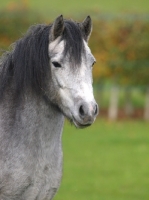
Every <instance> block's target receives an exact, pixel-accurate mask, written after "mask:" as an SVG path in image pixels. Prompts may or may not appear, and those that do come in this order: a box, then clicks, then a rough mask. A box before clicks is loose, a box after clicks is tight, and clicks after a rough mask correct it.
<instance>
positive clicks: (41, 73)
mask: <svg viewBox="0 0 149 200" xmlns="http://www.w3.org/2000/svg"><path fill="white" fill-rule="evenodd" d="M64 23H65V29H64V32H63V35H62V37H61V40H64V41H65V50H64V55H66V54H69V55H70V59H71V60H70V61H71V62H72V63H74V65H75V66H76V64H78V63H80V62H81V52H82V51H83V50H84V45H83V36H82V33H81V30H80V28H79V26H78V24H77V23H75V22H73V21H69V20H65V21H64ZM51 27H52V24H51V25H36V26H32V27H31V28H30V29H29V30H28V32H27V34H26V35H24V37H22V38H21V39H19V40H18V41H16V42H15V43H14V44H13V48H12V50H11V51H10V52H6V53H5V54H4V55H3V56H2V58H1V60H0V98H2V97H3V94H4V92H5V91H6V89H7V87H9V86H10V85H12V83H13V90H14V91H15V94H16V95H17V96H18V95H20V94H22V93H23V92H24V91H25V90H26V89H28V88H29V89H32V90H33V91H34V92H35V93H37V94H39V93H40V92H41V91H42V89H44V88H45V86H46V81H47V79H48V78H49V75H50V66H49V60H50V56H49V55H48V45H49V42H50V30H51Z"/></svg>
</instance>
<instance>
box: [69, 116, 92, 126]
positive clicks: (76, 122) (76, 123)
mask: <svg viewBox="0 0 149 200" xmlns="http://www.w3.org/2000/svg"><path fill="white" fill-rule="evenodd" d="M72 122H73V124H74V125H75V127H77V128H87V127H89V126H91V125H92V123H88V124H83V123H80V122H78V121H77V120H76V119H75V118H73V120H72Z"/></svg>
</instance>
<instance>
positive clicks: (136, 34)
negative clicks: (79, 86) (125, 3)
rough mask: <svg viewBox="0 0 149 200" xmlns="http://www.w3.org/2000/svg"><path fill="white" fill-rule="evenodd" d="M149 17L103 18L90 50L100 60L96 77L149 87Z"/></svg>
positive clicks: (97, 79) (93, 36)
mask: <svg viewBox="0 0 149 200" xmlns="http://www.w3.org/2000/svg"><path fill="white" fill-rule="evenodd" d="M148 38H149V18H148V16H144V17H141V16H137V15H136V16H135V15H129V16H128V15H125V16H122V15H120V16H117V17H112V16H100V18H99V19H98V20H94V30H93V35H92V37H91V41H90V46H91V49H92V50H93V53H94V54H95V56H96V57H97V61H98V62H97V67H96V68H95V71H94V76H95V79H96V81H97V82H100V79H101V80H102V81H103V79H104V80H105V79H111V80H114V81H115V82H117V83H119V84H123V85H149V40H148Z"/></svg>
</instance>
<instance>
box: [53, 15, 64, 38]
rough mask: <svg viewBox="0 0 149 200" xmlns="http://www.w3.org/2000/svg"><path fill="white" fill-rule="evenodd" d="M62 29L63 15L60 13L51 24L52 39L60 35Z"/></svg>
mask: <svg viewBox="0 0 149 200" xmlns="http://www.w3.org/2000/svg"><path fill="white" fill-rule="evenodd" d="M63 31H64V19H63V15H60V16H59V17H57V18H56V20H55V21H54V23H53V25H52V40H55V39H56V38H57V37H59V36H61V35H62V33H63Z"/></svg>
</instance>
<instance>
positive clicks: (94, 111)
mask: <svg viewBox="0 0 149 200" xmlns="http://www.w3.org/2000/svg"><path fill="white" fill-rule="evenodd" d="M98 110H99V109H98V105H97V103H96V102H91V103H87V102H81V103H79V104H78V105H77V113H78V114H77V116H76V117H74V119H73V122H74V124H75V125H76V126H77V127H79V128H85V127H87V126H90V125H91V124H92V123H93V122H94V121H95V119H96V117H97V115H98Z"/></svg>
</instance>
